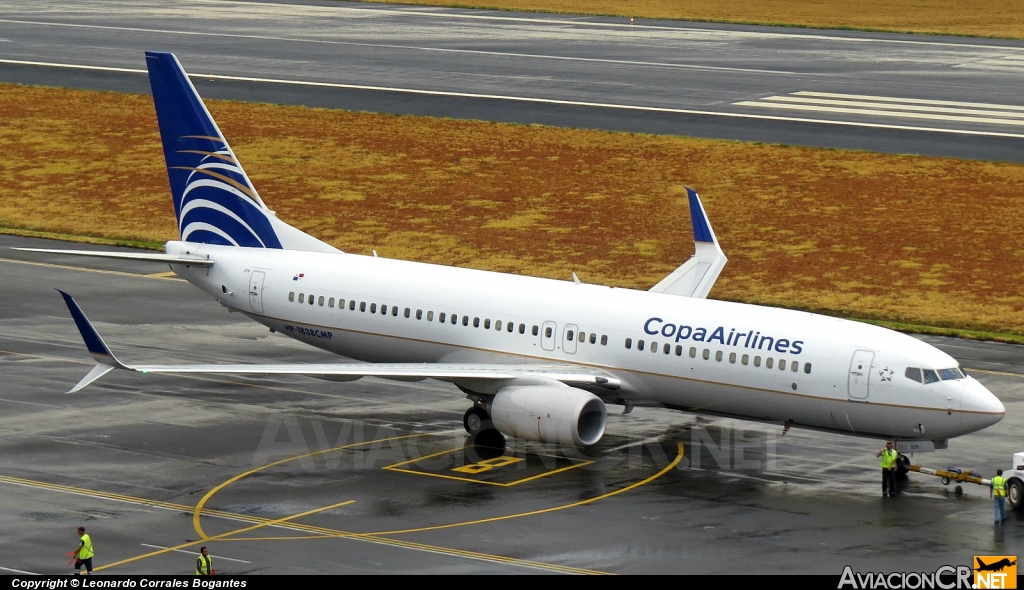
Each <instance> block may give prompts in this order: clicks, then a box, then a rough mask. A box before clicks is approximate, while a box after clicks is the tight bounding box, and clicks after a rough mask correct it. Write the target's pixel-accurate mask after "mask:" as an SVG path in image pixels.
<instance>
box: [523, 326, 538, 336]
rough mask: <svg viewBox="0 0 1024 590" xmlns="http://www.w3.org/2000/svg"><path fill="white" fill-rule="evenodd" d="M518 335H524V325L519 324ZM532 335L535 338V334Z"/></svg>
mask: <svg viewBox="0 0 1024 590" xmlns="http://www.w3.org/2000/svg"><path fill="white" fill-rule="evenodd" d="M519 333H520V334H525V333H526V324H519ZM534 335H535V336H536V334H534Z"/></svg>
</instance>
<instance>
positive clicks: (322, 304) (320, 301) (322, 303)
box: [317, 295, 324, 307]
mask: <svg viewBox="0 0 1024 590" xmlns="http://www.w3.org/2000/svg"><path fill="white" fill-rule="evenodd" d="M317 304H319V305H320V307H323V306H324V296H323V295H321V296H320V300H319V301H317Z"/></svg>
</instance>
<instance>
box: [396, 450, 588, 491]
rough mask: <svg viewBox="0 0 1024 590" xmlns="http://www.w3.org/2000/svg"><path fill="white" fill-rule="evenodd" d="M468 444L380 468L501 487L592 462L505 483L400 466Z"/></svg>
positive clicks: (430, 457)
mask: <svg viewBox="0 0 1024 590" xmlns="http://www.w3.org/2000/svg"><path fill="white" fill-rule="evenodd" d="M470 446H477V445H469V446H464V447H458V448H454V449H448V450H445V451H441V452H438V453H431V454H429V455H424V456H422V457H417V458H415V459H409V460H408V461H402V462H401V463H395V464H393V465H388V466H387V467H382V468H381V469H385V470H387V471H401V472H402V473H412V474H415V475H426V476H427V477H437V478H440V479H453V480H455V481H467V482H469V483H479V484H484V485H489V486H497V487H501V488H508V487H512V486H516V485H519V484H522V483H526V482H528V481H533V480H535V479H540V478H542V477H547V476H549V475H554V474H556V473H561V472H563V471H568V470H570V469H576V468H577V467H583V466H585V465H590V464H591V463H593V461H582V462H580V463H574V464H572V465H568V466H566V467H560V468H558V469H552V470H550V471H545V472H544V473H539V474H537V475H532V476H530V477H524V478H523V479H517V480H515V481H510V482H507V483H500V482H496V481H485V480H482V479H473V478H471V477H460V476H458V475H447V474H444V473H430V472H429V471H416V470H415V469H403V468H402V466H404V465H408V464H410V463H418V462H419V461H424V460H426V459H433V458H434V457H440V456H442V455H448V454H450V453H458V452H459V451H462V450H465V449H468V448H469V447H470ZM480 448H484V449H486V448H491V447H480ZM544 456H545V457H555V455H544ZM555 458H556V459H557V458H559V457H555ZM520 460H522V459H520ZM466 467H469V466H468V465H467V466H466ZM461 469H464V468H461ZM454 471H459V469H455V470H454ZM467 473H469V472H467Z"/></svg>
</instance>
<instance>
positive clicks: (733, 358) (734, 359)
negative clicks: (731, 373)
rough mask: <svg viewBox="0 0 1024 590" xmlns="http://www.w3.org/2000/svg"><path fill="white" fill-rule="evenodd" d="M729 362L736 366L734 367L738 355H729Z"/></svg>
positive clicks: (731, 353)
mask: <svg viewBox="0 0 1024 590" xmlns="http://www.w3.org/2000/svg"><path fill="white" fill-rule="evenodd" d="M729 362H730V363H732V364H734V365H735V364H736V353H735V352H730V353H729Z"/></svg>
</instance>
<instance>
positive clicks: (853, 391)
mask: <svg viewBox="0 0 1024 590" xmlns="http://www.w3.org/2000/svg"><path fill="white" fill-rule="evenodd" d="M874 359H875V353H873V352H871V351H870V350H858V351H856V352H854V353H853V360H851V361H850V378H849V381H847V388H848V393H849V395H850V399H855V400H866V399H868V393H869V392H868V379H869V378H870V376H871V361H873V360H874Z"/></svg>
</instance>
